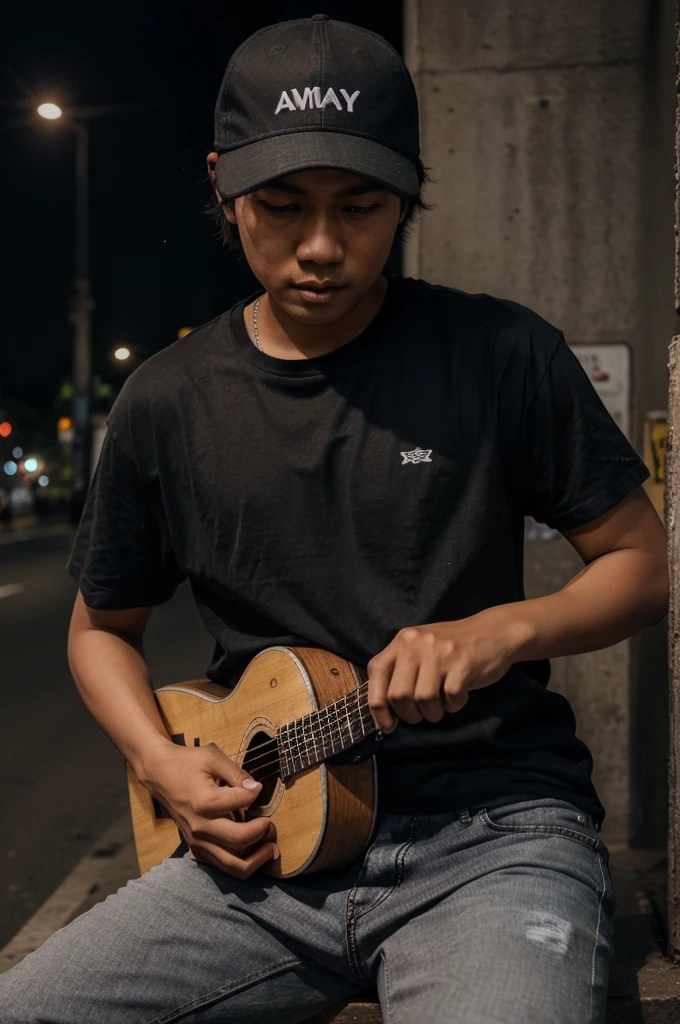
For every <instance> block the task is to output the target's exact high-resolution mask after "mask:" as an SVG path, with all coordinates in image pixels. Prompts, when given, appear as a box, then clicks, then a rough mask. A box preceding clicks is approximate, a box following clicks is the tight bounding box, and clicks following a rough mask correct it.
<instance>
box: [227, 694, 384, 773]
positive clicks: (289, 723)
mask: <svg viewBox="0 0 680 1024" xmlns="http://www.w3.org/2000/svg"><path fill="white" fill-rule="evenodd" d="M364 687H366V688H368V682H365V683H360V684H359V686H357V688H356V690H352V691H351V692H350V693H348V694H346V695H345V697H341V698H340V700H341V701H342V700H346V699H347V698H348V697H354V696H356V697H357V698H359V690H360V689H363V688H364ZM333 703H336V702H335V701H334V702H333ZM331 707H332V705H331V704H326V706H325V707H323V708H320V709H319V711H312V712H311V715H315V714H320V713H321V712H324V711H326V712H327V711H328V709H329V708H331ZM367 707H368V701H367V702H366V703H365V704H359V708H367ZM355 713H356V709H355V711H353V712H352V714H355ZM311 715H310V716H308V715H302V716H301V717H302V718H307V717H311ZM299 721H301V719H300V718H296V719H294V720H293V721H292V722H285V723H284V724H283V726H281V727H280V728H285V727H286V726H290V725H295V722H299ZM329 724H330V723H329ZM322 732H323V727H322ZM273 740H274V737H271V738H270V739H269V740H266V741H265V742H264V743H258V744H257V745H256V746H254V747H251V748H250V749H251V750H259V748H260V747H264V746H267V745H268V744H269V743H271V742H272V741H273ZM244 750H248V747H245V746H241V747H239V748H238V750H237V751H236V753H235V754H227V757H228V758H230V759H231V760H232V761H234V760H235V759H236V758H237V757H238V756H239V754H241V753H243V751H244Z"/></svg>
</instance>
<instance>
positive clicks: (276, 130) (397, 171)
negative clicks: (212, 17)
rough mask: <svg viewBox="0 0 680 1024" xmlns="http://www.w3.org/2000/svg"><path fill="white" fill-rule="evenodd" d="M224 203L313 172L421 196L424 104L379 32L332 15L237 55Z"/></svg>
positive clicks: (225, 119) (228, 108)
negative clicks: (342, 174) (350, 176)
mask: <svg viewBox="0 0 680 1024" xmlns="http://www.w3.org/2000/svg"><path fill="white" fill-rule="evenodd" d="M215 151H216V152H217V154H218V159H217V167H216V184H217V188H218V191H219V193H220V195H221V196H222V197H223V198H224V199H233V198H235V197H236V196H240V195H244V194H245V193H246V192H252V191H254V190H255V189H257V188H260V187H261V186H262V185H264V184H265V183H266V182H267V181H271V180H272V179H273V178H277V177H280V176H281V175H284V174H292V173H293V172H294V171H302V170H306V169H308V168H311V167H332V168H334V169H336V170H344V171H355V172H356V173H357V174H362V175H365V176H366V177H368V178H372V179H374V180H375V181H378V182H380V184H382V185H385V186H386V187H387V188H389V189H390V190H392V191H394V192H396V193H397V194H399V195H402V196H405V197H407V198H415V197H416V196H417V195H418V192H419V182H418V175H417V171H416V160H417V158H418V155H419V153H420V146H419V137H418V100H417V97H416V91H415V87H414V85H413V81H412V79H411V76H410V75H409V73H408V70H407V68H406V65H405V64H404V62H403V61H402V59H401V57H400V56H399V54H398V53H397V52H396V50H395V49H394V48H393V47H392V46H390V44H389V43H388V42H387V41H386V40H385V39H383V38H382V36H379V35H378V34H377V33H375V32H370V31H369V30H368V29H365V28H360V27H359V26H358V25H350V24H348V23H347V22H344V21H334V20H331V19H330V18H329V17H328V16H327V15H326V14H315V15H313V17H311V18H300V19H297V20H295V21H283V22H280V23H279V24H277V25H268V26H267V27H266V28H263V29H260V30H259V31H258V32H255V33H254V34H253V35H252V36H250V37H249V38H248V39H246V41H245V42H244V43H242V44H241V46H240V47H239V48H238V50H236V52H235V53H234V55H233V56H232V58H231V60H230V61H229V65H228V67H227V70H226V72H225V75H224V78H223V80H222V86H221V88H220V93H219V96H218V98H217V104H216V106H215Z"/></svg>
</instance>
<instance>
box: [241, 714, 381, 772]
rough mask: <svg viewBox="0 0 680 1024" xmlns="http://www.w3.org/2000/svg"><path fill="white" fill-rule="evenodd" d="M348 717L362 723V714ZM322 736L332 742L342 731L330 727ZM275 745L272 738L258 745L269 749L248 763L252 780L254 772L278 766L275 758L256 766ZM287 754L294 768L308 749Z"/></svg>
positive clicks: (278, 761)
mask: <svg viewBox="0 0 680 1024" xmlns="http://www.w3.org/2000/svg"><path fill="white" fill-rule="evenodd" d="M367 707H368V705H367V704H365V705H363V708H362V709H361V710H365V709H366V708H367ZM350 717H351V719H352V721H354V722H359V721H362V722H363V714H361V713H360V714H359V717H357V716H356V712H355V711H354V712H352V714H351V716H350ZM317 735H320V734H318V733H317ZM322 735H323V736H324V737H326V738H329V737H330V739H331V741H332V740H333V739H339V738H341V737H342V735H343V734H342V731H341V730H340V729H337V728H335V730H334V729H333V726H332V725H331V728H330V730H329V731H327V732H323V733H322ZM366 735H370V734H367V733H366V732H364V733H363V735H362V736H361V737H360V739H364V738H365V737H366ZM307 739H308V737H303V740H304V741H305V742H306V741H307ZM357 742H358V741H357ZM275 744H276V739H275V738H274V737H272V738H271V739H270V740H269V741H268V742H267V743H261V744H258V746H259V747H264V746H266V747H269V748H270V749H268V750H265V751H263V752H262V753H261V754H258V756H257V757H256V758H255V759H254V760H253V761H250V762H249V763H248V771H249V772H250V774H251V775H252V776H253V778H255V772H258V771H262V770H263V769H264V768H268V767H269V766H270V765H273V764H277V763H278V764H280V760H281V759H280V758H279V757H276V758H275V759H274V760H273V761H266V762H265V763H264V764H257V763H256V762H257V761H259V760H261V759H262V758H263V757H268V756H269V755H270V754H271V753H272V750H271V748H272V746H274V745H275ZM324 749H325V744H324ZM342 749H343V750H344V749H345V748H344V747H343V748H342ZM331 750H332V747H331ZM288 752H289V754H290V756H291V759H292V760H293V767H295V759H296V758H297V760H299V761H300V762H302V761H303V760H304V759H305V755H308V754H309V748H307V750H306V751H303V750H302V749H300V751H299V753H297V752H296V751H295V750H293V749H291V748H289V750H288ZM315 753H316V754H317V757H318V750H317V751H316V752H315ZM335 753H338V751H333V752H332V754H335ZM332 754H331V755H326V754H324V755H323V756H324V757H325V756H332ZM321 760H323V757H321V758H318V760H317V761H312V762H310V764H309V765H304V767H307V768H308V767H310V766H311V764H318V763H319V761H321ZM300 770H302V767H301V768H300ZM263 777H264V778H268V776H263Z"/></svg>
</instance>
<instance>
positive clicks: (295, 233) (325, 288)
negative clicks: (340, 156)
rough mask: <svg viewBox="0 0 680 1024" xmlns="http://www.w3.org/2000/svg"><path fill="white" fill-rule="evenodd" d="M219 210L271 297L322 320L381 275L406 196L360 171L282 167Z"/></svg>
mask: <svg viewBox="0 0 680 1024" xmlns="http://www.w3.org/2000/svg"><path fill="white" fill-rule="evenodd" d="M224 209H225V215H226V216H227V218H228V219H229V220H230V221H231V222H232V223H235V224H237V225H238V230H239V235H240V238H241V244H242V246H243V251H244V253H245V257H246V259H247V261H248V264H249V266H250V268H251V270H252V271H253V273H254V275H255V277H256V278H257V279H258V281H260V283H261V284H262V285H263V287H264V288H266V290H267V291H268V292H269V294H270V297H271V298H272V299H273V300H274V302H276V303H277V304H278V305H279V306H281V307H282V308H283V309H284V310H285V312H286V313H287V314H288V315H289V316H291V317H293V318H294V319H296V320H299V321H301V322H304V323H308V324H327V323H332V322H333V321H335V320H338V319H340V318H341V317H343V316H344V315H345V314H346V313H348V312H349V310H351V309H353V308H354V306H356V305H357V303H358V302H360V301H361V299H362V298H363V297H364V296H365V295H366V293H367V292H368V291H369V289H370V288H371V287H372V285H373V284H374V283H375V281H376V280H377V278H378V277H379V275H380V273H381V272H382V270H383V268H384V266H385V263H386V261H387V257H388V255H389V252H390V248H391V245H392V242H393V241H394V235H395V232H396V229H397V226H398V224H399V222H400V221H401V220H403V217H404V216H405V214H406V203H405V202H404V201H403V200H401V199H400V198H399V197H398V196H396V195H395V194H394V193H392V192H388V191H387V190H386V189H383V188H381V187H380V186H377V185H376V184H375V183H374V182H371V181H370V180H369V179H367V178H364V177H362V176H361V175H359V174H354V173H353V172H351V171H336V170H330V169H327V168H321V169H314V170H309V171H297V172H296V173H295V174H287V175H285V176H283V177H281V178H278V179H276V181H273V182H270V183H269V184H268V185H267V186H266V187H264V188H260V189H257V191H256V192H251V193H249V194H248V195H246V196H241V197H240V198H238V199H236V200H235V203H234V209H233V211H232V210H230V209H229V208H228V207H225V208H224Z"/></svg>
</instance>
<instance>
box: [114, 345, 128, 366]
mask: <svg viewBox="0 0 680 1024" xmlns="http://www.w3.org/2000/svg"><path fill="white" fill-rule="evenodd" d="M131 355H132V353H131V352H130V349H129V348H126V347H125V345H121V346H120V347H119V348H117V349H116V350H115V352H114V353H113V357H114V359H118V360H119V362H121V363H123V362H125V360H126V359H129V358H130V356H131Z"/></svg>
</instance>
